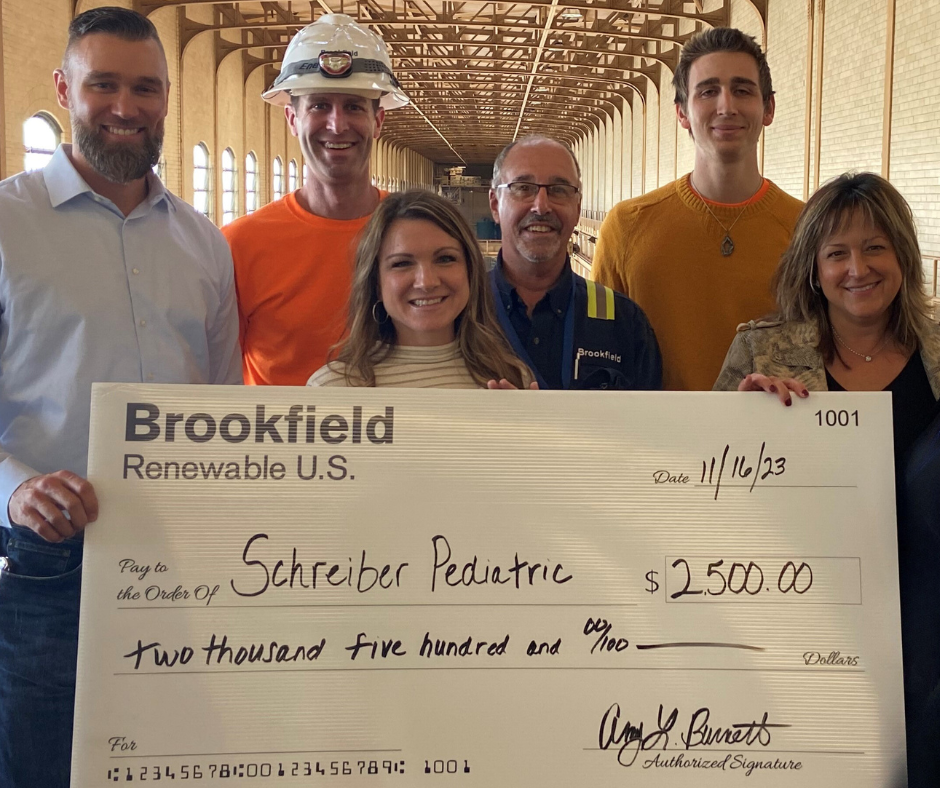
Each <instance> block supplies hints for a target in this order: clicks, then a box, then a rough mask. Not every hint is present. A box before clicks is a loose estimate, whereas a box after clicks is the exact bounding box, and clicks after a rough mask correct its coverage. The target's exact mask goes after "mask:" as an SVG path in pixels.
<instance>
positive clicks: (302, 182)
mask: <svg viewBox="0 0 940 788" xmlns="http://www.w3.org/2000/svg"><path fill="white" fill-rule="evenodd" d="M300 185H301V186H306V185H307V165H306V164H301V165H300Z"/></svg>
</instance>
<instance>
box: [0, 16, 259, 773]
mask: <svg viewBox="0 0 940 788" xmlns="http://www.w3.org/2000/svg"><path fill="white" fill-rule="evenodd" d="M55 89H56V95H57V97H58V101H59V102H60V104H61V105H62V106H63V107H67V108H68V110H69V113H70V116H71V123H72V138H73V140H74V142H73V144H72V145H61V146H60V147H59V149H58V150H57V151H56V152H55V154H54V155H53V157H52V160H51V161H50V162H49V164H48V165H47V166H46V167H45V168H44V169H43V170H41V171H35V172H29V173H20V174H19V175H16V176H14V177H13V178H10V179H8V180H6V181H3V182H2V183H0V337H2V341H0V369H2V370H3V373H2V375H0V500H2V502H3V505H2V506H0V785H2V786H3V788H64V787H65V786H68V784H69V770H70V755H71V744H72V709H73V705H74V695H75V662H76V652H77V645H78V617H79V615H78V614H79V592H80V588H81V560H82V544H83V541H82V531H83V529H84V528H85V527H86V526H87V525H88V524H89V523H91V522H93V521H94V520H95V519H96V517H97V513H98V501H97V498H96V496H95V491H94V489H93V488H92V486H91V484H89V482H88V481H87V480H86V479H85V478H84V476H85V473H86V460H87V449H88V427H89V425H88V422H89V402H90V397H91V385H92V383H93V382H95V381H119V382H128V383H143V382H147V383H237V382H240V380H241V370H240V354H239V350H238V321H237V314H236V308H235V297H234V281H233V273H232V263H231V256H230V254H229V251H228V246H227V245H226V243H225V240H224V239H223V238H222V235H221V234H220V233H219V232H218V230H216V229H215V228H214V227H213V226H212V224H211V223H210V222H209V221H208V220H207V219H206V218H205V217H203V216H201V215H200V214H198V213H197V212H196V211H194V210H193V209H192V208H191V207H190V206H188V205H187V204H186V203H184V202H183V201H182V200H180V199H178V198H177V197H175V196H174V195H172V194H170V193H169V192H168V191H166V189H165V188H164V187H163V184H161V183H160V181H159V180H158V179H157V178H156V177H155V176H154V175H153V173H152V172H151V168H152V167H153V165H154V164H155V163H156V161H157V157H158V156H159V154H160V144H161V140H162V137H163V122H164V118H165V117H166V112H167V95H168V89H169V84H168V79H167V67H166V59H165V57H164V54H163V49H162V47H161V45H160V42H159V40H158V38H157V31H156V30H155V29H154V27H153V25H152V24H151V23H150V22H149V21H147V19H146V18H144V17H143V16H140V15H139V14H137V13H134V12H132V11H128V10H125V9H121V8H98V9H95V10H92V11H88V12H86V13H84V14H81V15H79V16H78V17H76V18H75V20H74V21H73V22H72V24H71V25H70V27H69V42H68V47H67V49H66V52H65V56H64V58H63V64H62V68H61V69H59V70H57V71H56V72H55Z"/></svg>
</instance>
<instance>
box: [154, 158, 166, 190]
mask: <svg viewBox="0 0 940 788" xmlns="http://www.w3.org/2000/svg"><path fill="white" fill-rule="evenodd" d="M153 174H154V175H156V176H157V177H158V178H159V179H160V180H161V181H163V182H164V183H166V158H165V157H164V156H161V157H160V159H159V160H158V161H157V163H156V164H154V165H153Z"/></svg>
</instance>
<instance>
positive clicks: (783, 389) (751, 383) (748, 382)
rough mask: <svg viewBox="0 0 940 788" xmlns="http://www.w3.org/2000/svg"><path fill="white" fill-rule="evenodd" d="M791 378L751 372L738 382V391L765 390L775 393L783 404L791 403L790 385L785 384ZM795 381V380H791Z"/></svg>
mask: <svg viewBox="0 0 940 788" xmlns="http://www.w3.org/2000/svg"><path fill="white" fill-rule="evenodd" d="M788 381H792V378H786V379H784V378H778V377H775V376H773V375H761V374H760V373H758V372H752V373H751V374H750V375H748V376H747V377H745V378H744V380H742V381H741V382H740V383H739V384H738V391H767V392H769V393H771V394H776V395H777V398H778V399H779V400H780V401H781V402H782V403H783V404H784V405H791V404H792V402H791V399H790V387H789V386H788V385H787V382H788ZM792 382H796V381H792Z"/></svg>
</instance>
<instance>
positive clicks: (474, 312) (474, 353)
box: [330, 189, 532, 388]
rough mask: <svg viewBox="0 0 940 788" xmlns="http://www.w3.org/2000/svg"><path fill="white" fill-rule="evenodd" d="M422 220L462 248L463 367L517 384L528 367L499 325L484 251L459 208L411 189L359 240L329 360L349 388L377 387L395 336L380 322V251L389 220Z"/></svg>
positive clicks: (383, 206)
mask: <svg viewBox="0 0 940 788" xmlns="http://www.w3.org/2000/svg"><path fill="white" fill-rule="evenodd" d="M399 219H421V220H423V221H427V222H431V223H432V224H435V225H437V226H438V227H440V228H441V230H443V231H444V232H445V233H447V234H448V235H449V236H450V237H451V238H453V239H454V240H456V241H458V242H459V243H460V245H461V247H462V248H463V253H464V257H465V259H466V261H467V279H468V281H469V285H470V295H469V299H468V301H467V306H466V307H465V308H464V311H463V312H462V313H461V314H460V316H459V317H458V318H457V320H456V321H455V323H454V328H455V333H456V335H457V344H458V347H459V348H460V353H461V355H462V356H463V360H464V363H465V364H466V365H467V370H468V371H469V372H470V375H471V376H472V377H473V379H474V380H475V381H476V382H477V383H479V384H480V385H481V386H485V385H486V382H487V381H488V380H494V379H495V380H499V379H501V378H505V379H506V380H508V381H509V382H510V383H512V384H513V385H514V386H516V387H518V388H522V387H523V386H524V385H526V384H527V382H528V381H529V380H531V378H532V375H531V373H530V372H529V369H528V367H527V366H526V365H525V364H524V363H523V362H522V361H520V360H519V359H518V358H517V357H516V355H515V354H514V353H513V352H512V349H511V347H510V346H509V343H508V342H507V341H506V337H505V336H504V335H503V332H502V330H501V329H500V326H499V322H498V321H497V319H496V311H495V309H494V307H493V300H492V295H491V294H490V292H489V285H488V282H487V274H486V265H485V264H484V261H483V253H482V252H481V251H480V246H479V244H478V243H477V241H476V239H475V238H474V237H473V234H472V233H471V231H470V228H469V227H468V226H467V223H466V221H465V220H464V218H463V217H462V216H461V215H460V212H459V211H458V210H457V209H456V208H455V207H454V206H453V205H452V204H451V203H450V202H448V201H447V200H445V199H444V198H442V197H438V196H437V195H436V194H433V193H431V192H428V191H425V190H421V189H415V190H413V191H406V192H398V193H395V194H391V195H389V196H388V197H386V198H385V199H384V200H383V201H382V202H381V203H379V207H378V208H376V210H375V213H373V214H372V218H371V219H370V220H369V223H368V225H366V227H365V229H364V230H363V232H362V236H361V237H360V239H359V246H358V248H357V249H356V261H355V267H354V271H353V282H352V292H351V293H350V296H349V316H348V319H347V323H346V330H347V336H346V339H345V340H344V341H343V342H341V343H339V344H337V345H335V346H334V347H333V349H332V351H331V354H330V355H331V359H335V360H336V361H338V362H341V363H342V364H343V366H344V370H343V372H344V375H345V377H346V383H347V384H348V385H350V386H375V365H376V364H378V363H379V362H380V361H382V360H383V359H384V358H386V357H387V356H388V354H389V353H390V352H391V350H392V348H393V347H394V345H395V343H396V341H397V337H396V334H395V326H394V325H393V324H392V321H391V320H388V319H386V320H384V321H381V322H380V321H379V320H377V319H376V316H375V314H374V312H373V310H375V309H376V306H377V304H378V303H379V250H380V249H381V248H382V242H383V241H384V240H385V236H386V234H387V233H388V230H389V228H390V227H391V226H392V224H393V223H394V222H396V221H398V220H399Z"/></svg>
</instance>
